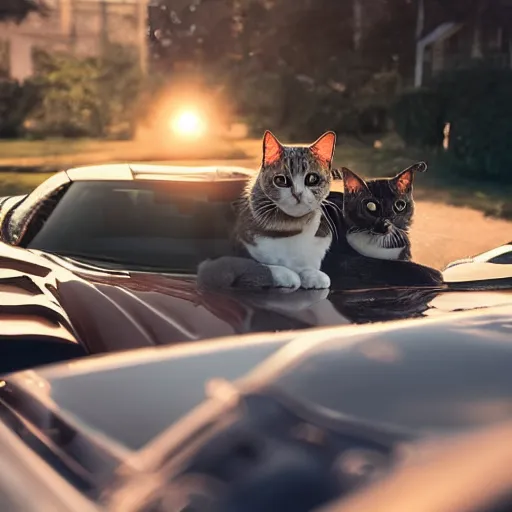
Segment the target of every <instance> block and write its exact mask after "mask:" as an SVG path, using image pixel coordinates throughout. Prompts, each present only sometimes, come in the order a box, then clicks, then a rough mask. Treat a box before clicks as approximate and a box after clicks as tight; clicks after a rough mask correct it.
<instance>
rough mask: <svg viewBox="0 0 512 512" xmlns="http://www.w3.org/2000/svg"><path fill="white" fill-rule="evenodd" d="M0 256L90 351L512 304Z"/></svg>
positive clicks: (489, 295) (16, 252) (500, 294)
mask: <svg viewBox="0 0 512 512" xmlns="http://www.w3.org/2000/svg"><path fill="white" fill-rule="evenodd" d="M1 259H2V260H3V265H4V268H5V267H7V268H10V269H14V270H17V271H18V272H20V273H23V274H24V275H25V276H27V277H28V278H30V279H36V280H38V283H39V285H38V286H39V287H40V288H41V290H43V289H44V290H45V293H46V294H48V290H47V289H50V290H52V293H53V295H54V296H55V303H56V304H55V307H58V308H61V309H62V312H63V316H65V317H66V318H69V320H70V322H71V324H72V326H73V328H74V332H75V334H76V335H77V336H78V337H79V338H80V340H81V341H82V342H83V343H84V344H85V345H86V346H87V348H88V349H89V351H91V352H93V353H98V352H106V351H116V350H124V349H130V348H136V347H145V346H154V345H162V344H172V343H179V342H185V341H187V342H188V341H197V340H202V339H207V338H217V337H221V336H229V335H236V334H245V333H258V332H274V331H289V330H295V329H305V328H311V327H326V326H334V325H345V324H351V323H356V324H362V323H369V322H377V321H390V320H398V319H405V318H418V317H426V316H433V315H444V314H450V313H451V312H453V311H461V310H471V309H476V308H482V307H489V306H496V305H506V304H512V290H511V291H495V292H464V293H462V292H449V291H446V290H435V289H371V290H359V291H330V292H329V291H327V290H314V291H306V290H299V291H297V292H293V293H286V292H279V291H269V292H259V293H248V292H205V291H200V290H198V289H197V287H196V283H195V279H194V277H193V276H189V277H185V276H169V275H163V274H153V273H145V272H126V271H112V270H107V269H102V268H97V269H94V268H92V267H91V268H88V267H87V266H80V265H77V264H76V265H75V264H73V263H72V262H71V261H70V260H67V259H63V258H56V257H51V258H49V257H47V256H44V255H43V254H41V253H30V252H29V251H24V250H22V249H18V248H10V247H4V248H2V255H1Z"/></svg>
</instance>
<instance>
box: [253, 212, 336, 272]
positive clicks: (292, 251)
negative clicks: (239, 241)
mask: <svg viewBox="0 0 512 512" xmlns="http://www.w3.org/2000/svg"><path fill="white" fill-rule="evenodd" d="M320 220H321V213H320V212H318V213H317V214H316V216H315V217H314V218H313V219H312V220H311V221H310V222H309V223H308V224H307V226H306V227H305V228H304V229H303V230H302V233H300V234H299V235H295V236H289V237H285V238H269V237H262V236H260V237H257V238H256V239H255V241H254V242H255V243H254V245H250V244H245V248H246V249H247V250H248V251H249V254H250V255H251V256H252V257H253V258H254V259H255V260H257V261H259V262H261V263H266V264H267V265H281V266H283V267H286V268H289V269H290V270H294V271H295V272H301V271H302V270H305V269H316V270H319V269H320V265H321V263H322V260H323V259H324V256H325V254H326V252H327V250H328V249H329V246H330V245H331V240H332V236H331V235H330V234H329V235H328V236H326V237H316V236H315V235H316V233H317V231H318V227H319V225H320Z"/></svg>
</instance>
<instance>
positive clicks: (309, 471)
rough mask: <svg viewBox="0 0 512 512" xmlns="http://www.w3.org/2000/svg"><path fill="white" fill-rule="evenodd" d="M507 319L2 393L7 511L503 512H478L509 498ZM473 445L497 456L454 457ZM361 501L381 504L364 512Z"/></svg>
mask: <svg viewBox="0 0 512 512" xmlns="http://www.w3.org/2000/svg"><path fill="white" fill-rule="evenodd" d="M511 318H512V305H510V304H509V305H506V306H495V307H491V308H487V309H476V310H474V311H469V312H462V313H451V314H447V315H438V316H434V317H433V318H424V319H414V320H404V321H394V322H388V323H387V324H378V325H376V324H373V325H349V326H343V327H336V328H327V329H326V328H323V329H316V330H309V331H303V332H298V331H295V332H286V333H276V334H271V333H267V334H258V335H254V334H253V335H246V336H232V337H229V338H223V339H217V340H214V341H209V342H208V341H203V342H199V343H186V344H181V345H179V346H176V347H159V348H146V349H139V350H133V351H128V352H125V353H121V354H111V355H104V356H96V357H90V358H86V359H82V360H80V361H76V362H72V363H68V364H59V365H55V366H49V367H45V368H39V369H35V370H27V371H24V372H20V373H15V374H11V375H9V376H6V377H4V378H3V380H1V381H0V453H1V457H0V463H1V464H3V469H4V470H3V471H1V472H0V500H1V503H2V510H12V511H14V512H18V511H19V512H31V511H40V510H52V511H71V510H72V511H73V512H82V511H83V512H86V511H87V512H88V511H91V512H92V511H95V512H97V511H99V510H102V511H107V512H121V511H122V512H142V511H144V512H148V511H152V512H163V511H166V512H168V511H177V510H197V511H201V512H203V511H213V510H215V511H222V512H232V511H233V512H234V511H239V510H244V511H247V512H256V511H258V512H260V511H267V510H279V511H283V512H288V511H293V512H303V511H304V512H305V511H310V510H318V508H319V507H323V506H330V505H331V504H332V505H333V506H334V505H335V506H336V507H337V508H335V509H333V510H344V508H343V504H344V503H345V501H346V500H348V501H347V503H348V504H349V505H350V504H352V505H351V507H352V508H349V509H348V510H377V508H376V507H375V503H378V504H379V506H378V509H379V510H400V511H404V512H405V511H407V512H410V511H414V510H418V509H415V508H414V506H412V505H411V504H413V505H414V503H421V504H422V509H421V510H429V511H430V510H431V511H432V512H434V511H436V512H439V511H443V512H444V511H445V510H446V511H448V510H449V511H450V512H469V511H470V510H471V511H473V510H482V511H483V510H485V511H486V512H489V511H491V510H493V511H494V510H495V509H494V508H491V507H487V508H483V509H482V508H477V509H475V508H471V506H473V505H474V506H476V505H477V504H481V503H482V502H485V503H487V502H490V501H493V500H496V499H497V498H500V499H503V498H505V499H507V498H509V497H510V494H507V492H505V491H510V490H511V489H512V482H510V478H509V477H508V476H507V475H508V474H509V473H510V472H508V473H507V471H506V470H504V467H507V464H510V460H509V451H510V450H509V449H508V448H507V446H508V445H510V437H511V434H510V432H511V431H512V429H511V427H510V425H509V426H508V427H507V428H504V427H499V428H498V427H495V425H497V424H501V423H503V422H509V423H510V420H511V418H512V409H511V407H510V403H511V399H512V374H511V372H510V367H511V366H512V337H511V335H510V334H511ZM477 428H490V429H491V433H492V434H493V435H492V436H491V439H490V440H489V439H488V438H487V437H488V436H487V437H485V436H484V437H483V438H482V436H480V434H478V435H477V436H476V437H473V438H471V439H469V440H468V441H467V442H466V445H465V446H466V448H465V449H461V448H460V446H459V448H458V449H457V450H455V452H453V451H450V450H449V449H448V451H446V449H447V447H448V448H449V445H447V444H445V442H446V439H447V437H446V436H450V435H462V434H465V433H467V432H468V431H472V430H474V429H477ZM498 434H499V435H498ZM501 442H503V443H504V444H503V446H500V443H501ZM468 443H469V448H468V446H467V444H468ZM507 443H508V444H507ZM490 444H491V446H492V449H491V448H490ZM426 447H430V449H431V448H432V447H437V450H438V452H439V453H438V457H441V459H440V462H439V463H438V464H437V470H432V465H431V466H427V467H426V469H425V470H424V473H421V472H420V468H418V467H416V469H415V472H414V473H413V474H412V476H411V478H412V480H411V479H409V480H408V481H409V482H410V484H411V487H410V490H411V491H414V494H413V495H412V496H411V494H410V493H408V491H409V487H408V486H407V485H405V484H404V471H403V469H402V470H401V469H400V468H402V467H403V465H404V464H405V463H414V462H415V460H416V459H418V458H419V462H421V459H422V458H424V457H425V456H428V451H427V452H425V450H426ZM456 447H457V446H456ZM473 450H474V451H473ZM428 461H429V459H428V457H427V462H428ZM431 462H432V463H433V462H434V461H432V460H431ZM468 463H469V464H471V466H468ZM447 464H448V465H447ZM461 464H462V466H461ZM469 467H471V468H473V469H472V470H471V471H468V468H469ZM434 468H436V466H435V465H434ZM450 468H451V471H450ZM395 471H398V473H397V475H396V478H397V479H398V483H393V482H394V480H393V479H394V478H395V477H394V476H393V475H394V472H395ZM439 471H440V472H439ZM406 476H407V475H406ZM413 477H414V478H413ZM382 478H389V479H390V481H391V485H390V486H384V488H383V489H381V492H380V494H379V492H378V491H379V487H378V485H379V484H378V480H379V479H382ZM439 478H442V480H441V482H440V481H439ZM376 480H377V483H375V485H376V486H377V490H376V492H377V494H375V493H373V491H372V490H371V489H372V488H371V485H372V484H374V482H375V481H376ZM406 481H407V480H406ZM440 483H441V484H442V485H440ZM27 489H30V492H27ZM365 489H367V490H368V492H369V493H370V494H369V496H368V497H365V496H363V497H362V498H361V499H363V503H370V504H372V505H371V506H370V507H369V508H365V507H363V508H361V507H359V508H357V506H356V505H357V503H358V501H357V499H356V502H355V504H354V502H353V501H352V496H354V494H353V493H354V492H355V491H357V490H360V491H363V490H365ZM423 495H424V498H423V499H422V496H423ZM379 497H380V498H379ZM461 497H465V498H466V499H461ZM477 497H478V499H477ZM414 498H416V499H418V500H421V501H418V502H415V501H414ZM473 498H474V501H472V500H473ZM379 499H380V501H379ZM454 499H455V501H454ZM395 502H396V504H397V507H398V508H394V507H393V505H394V504H395ZM504 504H505V505H508V507H505V508H502V509H499V510H509V509H510V504H511V503H510V501H506V502H505V503H504ZM441 505H443V506H441ZM501 505H502V506H503V503H502V504H501ZM427 506H428V507H429V508H427ZM338 507H339V508H338Z"/></svg>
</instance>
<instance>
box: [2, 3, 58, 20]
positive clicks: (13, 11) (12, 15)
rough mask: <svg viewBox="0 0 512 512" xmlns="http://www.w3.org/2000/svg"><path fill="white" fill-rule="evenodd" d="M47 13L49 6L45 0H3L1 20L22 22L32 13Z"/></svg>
mask: <svg viewBox="0 0 512 512" xmlns="http://www.w3.org/2000/svg"><path fill="white" fill-rule="evenodd" d="M32 12H37V13H39V14H46V13H47V12H48V6H47V5H46V2H45V1H43V0H1V2H0V21H14V22H16V23H20V22H21V21H23V20H24V19H25V18H26V17H27V16H28V15H29V14H30V13H32Z"/></svg>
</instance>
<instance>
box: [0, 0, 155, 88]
mask: <svg viewBox="0 0 512 512" xmlns="http://www.w3.org/2000/svg"><path fill="white" fill-rule="evenodd" d="M46 3H47V4H48V6H49V7H50V12H49V14H48V16H46V17H42V16H40V15H37V14H32V15H30V16H29V17H28V18H27V19H26V20H25V21H24V22H22V23H21V24H19V25H17V24H15V23H12V22H9V23H7V22H4V23H0V76H1V75H4V76H6V75H7V76H9V77H11V78H15V79H17V80H20V81H23V80H25V79H26V78H27V77H30V76H31V75H32V74H33V72H34V62H33V51H34V49H36V48H40V49H43V50H46V51H54V52H69V53H72V54H75V55H80V56H95V55H99V54H100V52H101V49H102V47H103V43H104V42H106V41H108V42H111V43H117V44H122V45H126V46H134V47H139V49H140V51H141V61H142V65H143V66H144V61H145V51H146V50H145V39H146V34H147V24H146V23H147V22H146V8H147V0H46Z"/></svg>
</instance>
